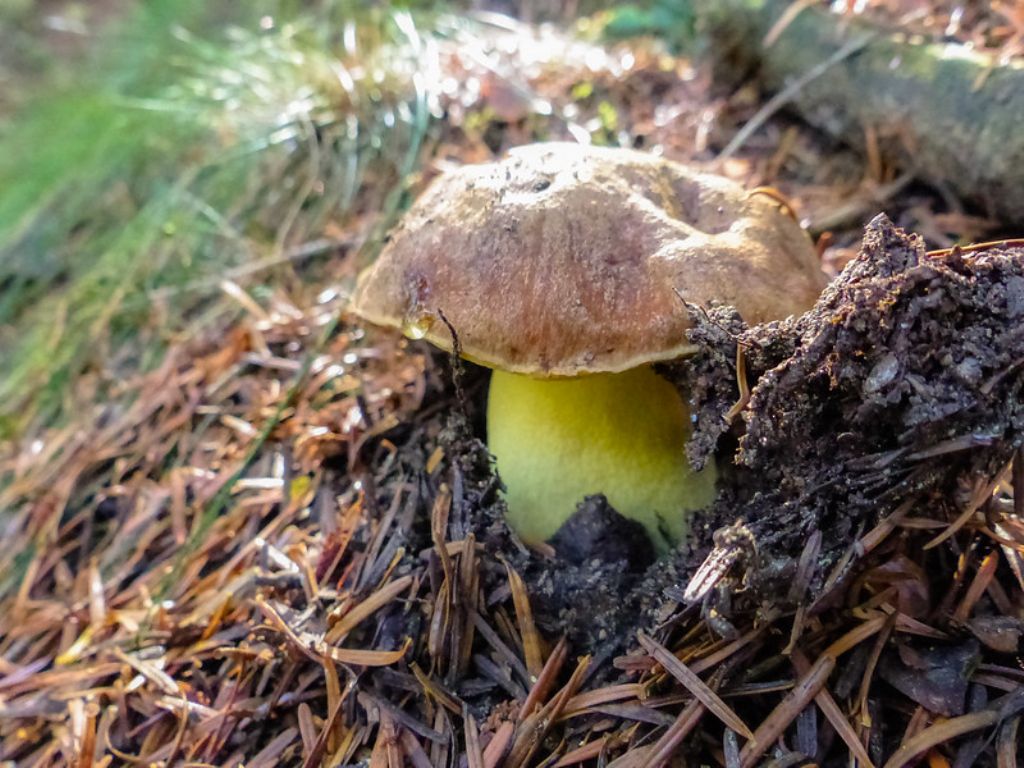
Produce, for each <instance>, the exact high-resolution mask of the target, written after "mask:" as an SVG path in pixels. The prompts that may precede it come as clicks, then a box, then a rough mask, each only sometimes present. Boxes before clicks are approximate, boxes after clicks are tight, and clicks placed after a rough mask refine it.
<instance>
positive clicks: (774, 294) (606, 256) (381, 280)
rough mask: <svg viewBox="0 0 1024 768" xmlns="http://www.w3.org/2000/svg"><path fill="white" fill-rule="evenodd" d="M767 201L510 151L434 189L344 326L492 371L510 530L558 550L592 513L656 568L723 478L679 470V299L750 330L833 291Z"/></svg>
mask: <svg viewBox="0 0 1024 768" xmlns="http://www.w3.org/2000/svg"><path fill="white" fill-rule="evenodd" d="M781 208H782V206H781V205H780V204H779V202H778V200H776V199H774V198H772V197H771V196H768V195H761V194H751V193H747V192H745V191H744V190H743V189H742V188H741V187H739V186H738V185H736V184H735V183H733V182H731V181H729V180H727V179H723V178H719V177H716V176H711V175H707V174H700V173H696V172H694V171H692V170H690V169H688V168H686V167H684V166H682V165H679V164H676V163H672V162H669V161H666V160H664V159H661V158H659V157H656V156H654V155H649V154H645V153H642V152H637V151H633V150H625V149H602V148H595V147H586V146H582V145H577V144H568V143H550V144H535V145H531V146H526V147H521V148H519V149H515V150H512V151H511V152H510V153H509V154H508V156H507V157H506V158H505V159H503V160H501V161H499V162H495V163H489V164H485V165H470V166H464V167H462V168H460V169H458V170H456V171H453V172H450V173H447V174H444V175H442V176H441V177H440V178H439V179H437V180H436V181H435V182H434V183H433V184H432V185H431V186H430V187H429V188H428V190H427V191H426V192H424V193H423V195H422V196H421V197H420V199H419V200H418V201H417V202H416V203H415V205H414V206H413V207H412V209H411V210H410V211H409V213H408V214H407V215H406V216H405V217H404V219H403V221H402V222H401V224H400V225H399V226H398V228H397V229H396V231H394V232H393V233H392V235H391V238H390V241H389V242H388V243H387V245H386V247H385V248H384V250H383V251H382V253H381V255H380V257H379V258H378V259H377V261H376V262H375V263H374V264H373V265H372V266H371V267H370V268H368V269H367V270H366V271H365V272H364V273H363V275H361V277H360V281H359V285H358V286H357V289H356V293H355V296H354V301H353V307H354V310H355V312H356V313H357V314H358V315H360V316H361V317H363V318H364V319H366V320H368V321H370V322H372V323H376V324H378V325H383V326H392V327H395V328H399V329H401V330H402V331H403V332H404V333H405V334H406V335H407V336H409V337H411V338H414V339H420V338H423V339H427V340H428V341H430V342H432V343H433V344H436V345H437V346H439V347H441V348H443V349H446V350H451V348H452V338H451V333H450V331H449V329H448V328H447V327H446V325H445V323H443V322H440V315H441V314H442V313H443V314H444V316H445V318H446V319H447V320H448V322H449V323H450V324H451V326H452V328H454V330H455V332H456V334H457V336H458V340H459V343H460V346H461V350H462V354H463V356H464V357H466V358H467V359H469V360H471V361H473V362H475V363H479V364H481V365H484V366H487V367H489V368H492V369H493V374H492V377H491V383H490V393H489V400H488V407H487V434H488V437H487V440H488V446H489V449H490V450H491V452H492V453H493V454H494V456H495V458H496V460H497V468H498V473H499V475H500V476H501V478H502V481H503V482H504V484H505V486H506V488H507V492H506V501H507V504H508V520H509V523H510V524H511V525H512V527H513V528H514V529H515V530H516V531H517V532H518V533H519V535H520V536H521V537H522V538H523V539H524V540H525V541H527V542H539V541H543V540H545V539H547V538H548V537H550V536H551V535H552V534H554V532H555V531H556V530H557V529H558V527H559V526H560V525H561V523H562V522H563V521H564V520H565V519H566V518H567V517H568V516H569V515H570V514H571V513H572V512H573V511H574V509H575V507H576V504H577V502H579V501H580V500H581V499H582V498H583V497H584V496H586V495H590V494H596V493H603V494H604V495H605V496H606V497H607V499H608V500H609V502H610V503H611V504H612V506H613V507H615V508H616V509H617V510H618V511H619V512H621V513H622V514H623V515H625V516H626V517H630V518H633V519H635V520H638V521H640V522H641V523H643V524H644V526H645V527H646V528H647V530H648V532H649V533H650V534H651V536H652V539H653V541H654V543H655V546H656V547H657V548H659V549H660V550H662V551H664V550H665V549H666V548H667V547H668V546H669V544H670V543H672V542H675V541H678V540H679V539H680V538H681V537H682V536H683V534H684V533H685V531H686V528H687V512H688V511H690V510H694V509H698V508H700V507H703V506H705V505H706V504H708V503H709V502H710V500H711V499H712V497H713V494H714V473H713V471H710V470H708V469H705V470H704V471H703V472H699V473H698V472H695V471H693V470H692V469H691V468H690V466H689V464H688V462H687V459H686V454H685V450H684V446H685V442H686V440H687V439H688V435H689V431H690V415H689V411H688V408H687V404H686V402H684V400H683V398H681V397H680V395H679V393H678V391H677V390H676V388H675V387H673V386H672V385H671V384H670V383H669V382H668V381H666V380H665V379H663V378H662V377H661V376H659V375H658V374H657V373H655V371H654V370H653V369H652V363H656V362H658V361H665V360H671V359H674V358H679V357H682V356H685V355H687V354H689V353H691V352H692V351H693V349H694V348H693V347H692V346H691V344H690V343H689V342H688V341H687V337H686V331H687V329H688V328H689V327H690V320H689V315H688V311H687V308H686V306H685V304H684V301H683V300H684V299H685V300H686V301H687V302H691V303H694V304H699V305H706V304H708V302H710V301H712V300H717V301H720V302H725V303H728V304H731V305H733V306H735V307H736V308H737V309H738V310H739V312H740V314H741V315H742V316H743V318H744V319H745V320H746V321H747V322H749V323H760V322H763V321H767V320H772V319H778V318H783V317H786V316H787V315H790V314H792V313H797V312H802V311H804V310H806V309H807V308H808V307H810V305H811V304H813V302H814V300H815V299H816V298H817V296H818V293H819V291H820V290H821V288H822V287H823V285H824V276H823V275H822V273H821V270H820V268H819V266H818V259H817V257H816V254H815V251H814V249H813V247H812V245H811V242H810V240H809V238H808V237H807V235H806V234H805V233H804V232H803V231H802V230H801V228H800V226H799V225H798V224H797V223H796V222H795V221H794V220H793V218H792V217H791V216H790V215H789V214H788V213H787V212H784V211H783V210H781Z"/></svg>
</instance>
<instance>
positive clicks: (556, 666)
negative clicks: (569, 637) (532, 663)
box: [517, 637, 569, 722]
mask: <svg viewBox="0 0 1024 768" xmlns="http://www.w3.org/2000/svg"><path fill="white" fill-rule="evenodd" d="M568 657H569V643H568V641H566V639H565V638H564V637H563V638H562V639H560V640H559V641H558V645H556V646H555V648H554V650H553V651H551V655H550V656H548V660H547V662H546V663H545V664H544V667H543V668H542V669H541V671H540V674H539V675H537V677H536V681H535V682H534V684H533V687H532V688H530V693H529V695H528V696H527V697H526V699H524V700H523V705H522V706H521V707H520V708H519V715H518V718H517V719H518V720H519V721H520V722H522V721H524V720H526V718H528V717H529V716H530V715H532V714H533V712H534V710H535V709H536V708H537V707H539V706H541V704H542V702H543V701H544V700H545V699H547V697H548V693H549V692H550V691H551V689H552V688H553V687H554V685H555V682H556V681H557V680H558V674H559V673H560V672H561V670H562V667H563V666H564V665H565V661H566V659H567V658H568Z"/></svg>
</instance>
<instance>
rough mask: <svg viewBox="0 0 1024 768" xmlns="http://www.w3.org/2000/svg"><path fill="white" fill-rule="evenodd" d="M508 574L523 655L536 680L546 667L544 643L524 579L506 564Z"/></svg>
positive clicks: (531, 674)
mask: <svg viewBox="0 0 1024 768" xmlns="http://www.w3.org/2000/svg"><path fill="white" fill-rule="evenodd" d="M505 570H506V571H507V572H508V583H509V587H510V588H511V590H512V602H513V604H514V605H515V608H516V618H517V619H518V620H519V633H520V636H521V638H522V641H523V655H524V656H525V658H526V668H527V669H528V670H529V672H530V676H531V677H532V678H534V679H536V678H537V677H538V676H539V675H540V673H541V669H542V668H543V667H544V641H543V640H542V639H541V636H540V633H539V632H538V631H537V625H536V624H535V623H534V621H533V610H532V609H531V608H530V596H529V594H527V591H526V585H525V584H524V583H523V578H522V576H520V575H519V574H518V573H517V572H516V569H515V568H513V567H512V566H511V565H510V564H508V563H505Z"/></svg>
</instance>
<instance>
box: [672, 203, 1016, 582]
mask: <svg viewBox="0 0 1024 768" xmlns="http://www.w3.org/2000/svg"><path fill="white" fill-rule="evenodd" d="M1022 257H1024V249H1021V248H1011V247H1004V248H1001V247H991V248H988V249H985V250H982V251H979V252H977V253H968V252H963V251H960V250H957V249H954V250H952V251H949V252H942V253H938V254H936V255H928V254H926V253H925V250H924V245H923V242H922V241H921V240H920V238H918V237H916V236H915V235H907V234H905V233H904V232H903V231H902V230H900V229H898V228H897V227H895V226H893V225H892V223H891V222H890V221H889V220H888V219H887V218H885V217H884V216H879V217H878V218H876V219H875V220H874V221H872V223H871V224H870V225H869V227H868V228H867V231H866V233H865V238H864V243H863V246H862V249H861V252H860V254H859V256H858V257H857V258H856V259H855V260H854V261H852V262H851V263H850V264H849V265H848V266H847V267H846V269H845V270H844V271H843V273H842V274H841V275H840V276H839V278H838V279H837V280H835V281H834V282H833V283H832V284H831V285H830V286H829V288H828V289H826V291H825V293H824V294H823V295H822V297H821V299H820V300H819V301H818V303H817V305H816V306H815V307H814V309H813V310H812V311H810V312H808V313H807V314H805V315H803V316H802V317H799V318H791V319H789V320H787V321H785V322H781V323H772V324H769V325H764V326H758V327H755V328H750V329H747V328H745V327H744V325H743V323H742V322H741V321H740V320H739V318H738V317H737V316H736V315H735V313H734V312H733V311H732V310H731V309H730V308H716V309H713V310H711V311H710V312H708V313H700V312H698V313H696V314H695V317H696V319H697V328H696V330H695V331H694V332H693V339H694V341H696V342H699V343H700V344H701V345H702V347H703V351H702V353H701V354H700V355H699V356H698V357H697V358H696V360H695V361H694V362H693V365H692V366H691V367H690V368H689V369H688V377H687V381H688V383H689V385H690V387H691V389H692V392H693V397H694V400H695V404H696V411H697V413H698V420H697V422H698V427H697V433H696V435H695V436H694V439H693V442H692V444H691V451H692V455H693V459H694V461H695V462H697V463H699V462H700V461H702V460H703V459H704V458H705V457H706V456H707V455H708V454H710V453H711V452H712V451H714V450H715V449H716V447H720V446H721V445H723V444H729V443H730V438H731V439H732V440H733V443H732V444H734V445H736V446H737V448H736V450H735V453H734V455H733V459H734V469H735V472H733V473H732V475H731V482H730V484H729V486H728V487H727V488H726V489H725V490H724V492H723V494H722V495H721V497H720V499H719V501H718V503H717V504H716V506H715V508H714V510H713V511H712V512H711V514H710V515H708V516H707V520H708V525H707V526H705V528H704V530H703V531H701V532H699V535H700V536H701V537H702V538H703V539H704V540H706V539H707V536H708V534H710V533H711V530H710V529H711V528H713V527H715V526H720V525H722V524H726V523H736V524H738V525H741V526H742V527H743V528H744V529H745V530H746V531H747V533H748V534H749V540H750V541H751V542H753V543H754V544H756V549H757V560H758V563H757V568H758V569H760V573H761V576H760V577H758V578H754V579H751V578H750V575H749V574H748V579H747V583H748V584H749V583H753V584H754V585H755V586H757V587H758V588H759V589H760V590H761V592H762V596H763V598H764V599H766V600H771V599H777V598H778V597H779V595H780V594H785V591H783V590H781V589H780V588H781V586H782V585H783V584H784V580H785V579H788V578H791V576H792V574H793V572H794V571H795V569H796V567H797V558H798V556H799V555H800V553H801V552H802V550H803V548H804V545H805V544H806V542H808V541H809V540H810V539H811V537H812V536H816V535H818V536H820V542H821V549H820V555H819V567H818V568H817V570H816V576H815V577H814V578H813V579H811V580H810V583H809V584H808V586H810V587H811V588H812V591H813V590H814V589H815V588H820V587H821V580H822V579H823V578H824V576H825V574H826V573H827V569H828V567H829V566H830V565H831V564H833V563H835V562H836V561H837V560H838V559H839V558H840V557H841V556H842V555H843V554H844V553H845V552H846V551H847V550H848V549H849V546H850V543H851V542H852V541H854V539H855V538H856V537H857V534H859V533H862V532H864V531H865V530H867V529H869V528H870V527H871V526H873V525H875V524H876V523H877V522H878V521H879V520H880V519H881V518H883V517H885V516H886V515H888V514H890V513H891V512H893V510H895V509H896V508H897V507H898V506H899V505H900V504H901V502H903V501H905V500H907V499H909V498H911V497H918V498H919V497H922V496H925V495H930V496H932V497H934V500H935V504H936V505H937V506H936V517H938V518H940V519H941V518H942V515H941V514H939V510H941V509H946V508H954V509H956V510H957V511H959V510H960V509H961V508H962V506H963V505H964V504H965V503H967V501H968V499H969V498H970V497H971V495H972V493H973V492H974V491H976V489H977V488H976V487H977V485H978V484H979V483H987V482H988V481H989V480H990V479H991V478H992V477H993V476H994V475H995V474H996V473H998V472H999V471H1000V470H1001V469H1002V468H1003V467H1005V466H1006V465H1007V463H1008V462H1009V460H1010V459H1011V457H1012V456H1013V454H1014V451H1015V450H1016V449H1017V448H1019V447H1020V445H1021V443H1022V442H1024V434H1022V430H1021V428H1022V426H1024V404H1022V402H1021V387H1022V384H1024V371H1022V369H1021V365H1022V364H1024V326H1022V324H1021V317H1022V315H1024V258H1022ZM737 346H739V347H741V348H742V350H743V358H744V362H745V368H746V377H747V380H748V383H749V384H750V385H751V392H750V400H749V402H748V404H747V405H746V407H745V408H744V409H743V410H742V412H741V413H740V415H739V416H738V417H737V418H735V419H733V421H732V423H731V424H729V425H727V424H726V423H725V419H724V415H725V414H727V413H728V412H729V409H730V408H732V407H733V405H734V404H735V403H736V402H737V399H738V398H739V392H738V388H737V384H736V377H737V373H736V364H735V361H736V350H737ZM988 496H991V493H989V494H987V495H986V496H985V498H988Z"/></svg>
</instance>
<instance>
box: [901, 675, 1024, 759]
mask: <svg viewBox="0 0 1024 768" xmlns="http://www.w3.org/2000/svg"><path fill="white" fill-rule="evenodd" d="M1021 710H1024V688H1021V689H1018V690H1017V691H1015V692H1014V693H1011V694H1008V695H1007V696H1004V697H1002V698H1001V699H997V700H996V701H994V702H992V704H991V705H989V706H988V707H986V708H985V709H983V710H980V711H978V712H971V713H970V714H967V715H961V716H960V717H952V718H950V719H949V720H943V721H942V722H939V723H936V724H935V725H932V726H929V727H928V728H925V729H924V730H922V731H920V732H919V733H916V734H915V735H913V736H911V737H910V738H909V739H907V740H906V741H904V742H903V744H901V745H900V748H899V749H898V750H896V752H895V754H893V756H892V757H890V758H889V760H888V761H886V763H885V766H884V767H883V768H903V766H905V765H909V764H911V763H912V762H914V761H915V760H916V759H917V758H919V757H920V756H921V755H923V754H925V753H926V752H927V751H928V750H929V749H932V748H933V747H936V746H938V745H940V744H943V743H945V742H948V741H953V740H955V739H958V738H960V737H961V736H963V735H964V734H966V733H971V732H972V731H978V730H981V729H982V728H990V727H991V726H993V725H995V724H997V723H999V722H1000V721H1002V720H1005V719H1007V718H1009V717H1013V716H1014V715H1017V714H1018V713H1019V712H1020V711H1021Z"/></svg>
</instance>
